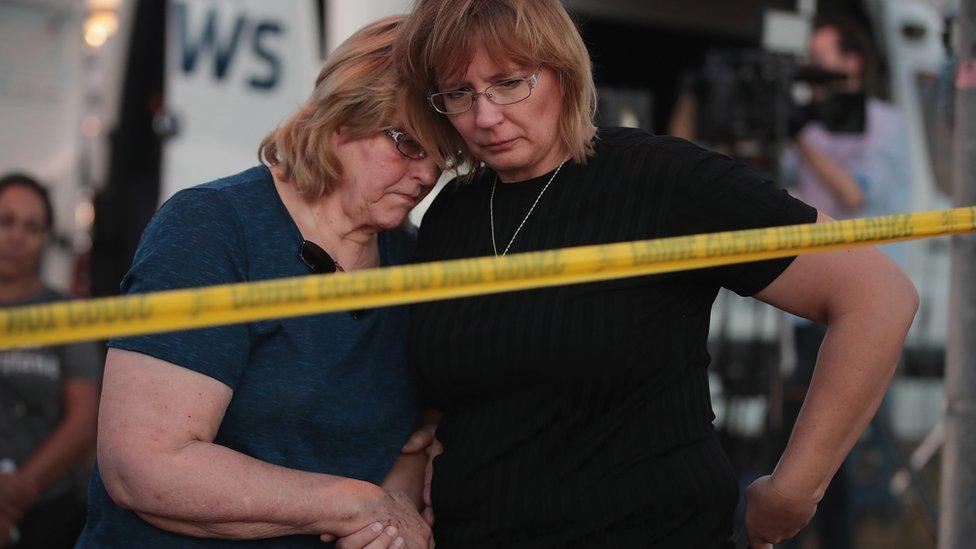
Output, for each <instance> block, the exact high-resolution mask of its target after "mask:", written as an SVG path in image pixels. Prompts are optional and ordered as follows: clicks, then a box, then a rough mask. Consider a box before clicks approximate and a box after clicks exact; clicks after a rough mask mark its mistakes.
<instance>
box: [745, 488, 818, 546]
mask: <svg viewBox="0 0 976 549" xmlns="http://www.w3.org/2000/svg"><path fill="white" fill-rule="evenodd" d="M816 512H817V503H816V501H815V500H812V499H810V500H805V499H803V498H800V497H793V496H790V495H788V494H785V493H783V491H781V490H780V489H779V488H778V487H777V486H775V483H774V480H773V477H772V476H768V475H767V476H764V477H761V478H759V479H758V480H756V481H755V482H753V483H752V484H750V485H749V488H747V489H746V534H747V535H748V536H749V545H750V546H751V547H752V548H753V549H772V548H773V544H775V543H779V542H781V541H783V540H784V539H790V538H792V537H793V536H795V535H796V534H797V532H799V531H800V530H801V529H803V527H804V526H806V525H807V523H809V522H810V519H812V518H813V515H814V513H816Z"/></svg>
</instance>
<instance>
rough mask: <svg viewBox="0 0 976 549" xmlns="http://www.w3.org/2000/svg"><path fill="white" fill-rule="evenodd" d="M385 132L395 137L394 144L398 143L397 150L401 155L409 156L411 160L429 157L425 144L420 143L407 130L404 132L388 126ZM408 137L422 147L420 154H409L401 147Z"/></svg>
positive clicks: (392, 137)
mask: <svg viewBox="0 0 976 549" xmlns="http://www.w3.org/2000/svg"><path fill="white" fill-rule="evenodd" d="M384 133H386V135H388V136H390V138H391V139H393V143H394V145H396V150H397V152H398V153H400V155H401V156H403V157H405V158H409V159H410V160H423V159H425V158H427V151H426V150H425V149H424V148H423V146H421V145H420V142H419V141H417V140H416V139H414V138H412V137H410V134H408V133H407V132H402V131H400V130H397V129H395V128H387V129H386V130H385V132H384ZM408 139H409V140H410V141H413V142H414V143H416V144H417V146H418V147H419V148H420V156H410V155H409V154H407V153H405V152H403V149H401V148H400V145H401V144H402V143H403V142H405V141H406V140H408Z"/></svg>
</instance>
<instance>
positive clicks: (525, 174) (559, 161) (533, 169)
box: [495, 152, 570, 183]
mask: <svg viewBox="0 0 976 549" xmlns="http://www.w3.org/2000/svg"><path fill="white" fill-rule="evenodd" d="M569 157H570V155H569V153H567V152H559V153H555V154H551V155H549V157H548V158H546V160H544V161H543V162H539V163H538V164H536V165H534V166H528V167H525V168H513V169H510V170H501V171H499V170H495V173H497V174H498V180H499V181H501V182H502V183H518V182H520V181H528V180H529V179H535V178H536V177H539V176H542V175H545V174H547V173H549V172H551V171H553V170H555V169H556V168H558V167H559V166H561V165H563V164H564V163H566V162H567V161H568V160H569Z"/></svg>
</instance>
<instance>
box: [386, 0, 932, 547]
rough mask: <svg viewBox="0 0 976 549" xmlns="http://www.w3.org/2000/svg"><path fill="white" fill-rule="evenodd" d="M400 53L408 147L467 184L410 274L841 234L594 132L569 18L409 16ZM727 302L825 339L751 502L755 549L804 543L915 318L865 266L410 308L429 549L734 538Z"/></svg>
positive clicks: (530, 9) (548, 14) (477, 13)
mask: <svg viewBox="0 0 976 549" xmlns="http://www.w3.org/2000/svg"><path fill="white" fill-rule="evenodd" d="M397 40H398V41H397V53H396V54H395V57H396V59H397V61H398V63H399V64H400V71H401V74H402V76H403V77H404V79H405V80H406V81H407V84H408V86H409V87H410V90H409V93H410V95H411V103H410V105H409V108H408V109H407V110H405V116H406V118H407V119H408V120H410V121H411V125H412V126H413V127H416V128H417V129H418V136H419V137H418V139H421V141H422V143H423V144H424V146H425V148H426V149H427V150H429V151H431V153H432V155H435V156H436V157H437V159H438V161H440V162H442V164H443V165H444V166H464V165H467V166H471V167H472V168H473V172H472V173H471V174H469V175H468V176H466V177H463V178H458V179H457V180H455V181H454V182H452V183H450V184H449V185H448V186H447V187H446V188H445V190H444V191H442V192H441V193H440V195H439V196H438V197H437V199H436V200H435V202H434V204H433V205H432V206H431V208H430V209H429V210H428V212H427V213H426V216H425V217H424V220H423V225H422V228H421V231H420V236H419V240H418V248H417V256H418V260H420V261H433V260H440V259H454V258H464V257H471V256H484V255H492V254H494V255H499V256H501V255H505V254H508V253H518V252H527V251H533V250H544V249H554V248H565V247H570V246H579V245H587V244H600V243H608V242H625V241H633V240H643V239H650V238H658V237H668V236H676V235H687V234H695V233H707V232H718V231H726V230H733V229H747V228H756V227H768V226H779V225H790V224H798V223H813V222H817V221H827V220H829V218H828V217H826V216H824V215H822V214H820V215H818V212H817V211H816V210H815V209H813V208H811V207H809V206H807V205H806V204H803V203H802V202H800V201H798V200H796V199H794V198H792V197H791V196H789V195H788V194H787V193H786V192H785V191H781V190H778V189H777V188H776V187H775V186H774V185H773V184H772V183H771V182H769V181H765V180H763V179H762V178H761V177H759V176H758V175H757V174H755V173H753V172H752V171H750V170H748V169H747V168H745V167H744V166H742V165H740V164H737V163H735V162H733V161H732V160H730V159H729V158H727V157H724V156H722V155H719V154H716V153H713V152H710V151H707V150H703V149H700V148H698V147H696V146H695V145H693V144H691V143H688V142H686V141H683V140H679V139H675V138H669V137H665V136H655V135H652V134H650V133H648V132H646V131H641V130H635V129H622V128H596V127H594V125H593V122H592V120H593V115H594V110H595V107H596V105H595V103H596V101H595V91H594V85H593V78H592V75H591V67H590V60H589V56H588V53H587V51H586V47H585V45H584V44H583V41H582V39H581V37H580V35H579V32H578V30H577V29H576V26H575V25H574V23H573V21H572V20H571V19H570V17H569V15H568V14H567V12H566V10H565V9H564V8H563V7H562V5H561V4H560V2H559V1H558V0H417V1H416V3H415V5H414V11H413V12H412V13H411V15H410V16H409V17H408V19H407V21H406V22H405V23H404V25H403V28H402V29H401V33H400V35H399V37H398V39H397ZM721 287H725V288H730V289H732V290H734V291H736V292H738V293H739V294H741V295H744V296H753V297H755V298H757V299H760V300H762V301H765V302H767V303H770V304H772V305H774V306H776V307H779V308H781V309H784V310H787V311H789V312H791V313H794V314H797V315H802V316H805V317H808V318H811V319H814V320H816V321H819V322H823V323H826V324H827V327H828V328H827V338H826V340H825V341H824V344H823V347H822V348H821V351H820V357H819V364H818V366H817V373H816V375H815V377H814V381H813V384H812V385H811V387H810V392H809V393H808V397H807V400H806V403H805V406H804V409H803V412H802V413H801V415H800V418H799V420H798V422H797V424H796V428H795V429H794V431H793V436H792V438H791V440H790V442H789V445H788V447H787V448H786V451H785V453H784V454H783V456H782V458H781V460H780V462H779V464H778V465H777V467H776V469H775V471H773V472H772V474H771V475H769V476H765V477H763V478H761V479H759V480H757V481H756V482H755V483H753V484H752V486H751V487H750V488H749V490H748V491H747V498H746V499H747V511H746V530H747V533H748V536H749V540H750V542H751V543H752V544H753V546H754V547H770V544H771V543H776V542H778V541H780V540H781V539H784V538H787V537H790V536H792V535H794V534H795V533H796V532H797V531H798V530H799V529H800V528H802V527H803V526H804V525H805V524H806V523H807V521H808V520H809V519H810V517H811V516H812V515H813V513H814V511H815V509H816V505H817V502H818V501H819V499H820V498H821V497H822V495H823V491H824V488H825V487H826V486H827V483H828V482H829V481H830V478H831V476H832V475H833V473H834V472H835V471H836V470H837V467H838V466H839V465H840V463H841V461H842V460H843V458H844V456H845V455H846V454H847V452H848V451H849V450H850V449H851V447H852V445H853V444H854V442H855V441H856V440H857V438H858V436H859V434H860V433H861V431H862V430H863V429H864V428H865V426H866V425H867V423H868V421H869V420H870V418H871V416H872V415H873V414H874V412H875V410H876V409H877V406H878V404H879V403H880V401H881V399H882V396H883V394H884V392H885V388H886V387H887V385H888V383H889V381H890V378H891V375H892V372H893V371H894V368H895V364H896V361H897V357H898V353H899V350H900V347H901V344H902V342H903V340H904V337H905V334H906V332H907V330H908V327H909V325H910V324H911V321H912V318H913V316H914V313H915V310H916V308H917V299H918V297H917V294H916V292H915V290H914V288H913V286H912V284H911V282H910V281H909V280H908V279H907V278H906V277H905V275H904V274H903V273H902V272H901V271H900V270H899V269H898V268H897V267H896V266H895V265H894V264H893V263H892V262H891V261H889V260H887V259H886V258H885V257H884V256H883V255H882V254H880V253H879V252H878V251H877V250H874V249H869V248H859V249H856V250H850V251H840V252H832V253H826V254H818V255H805V256H802V257H797V258H786V259H777V260H771V261H765V262H758V263H752V264H745V265H734V266H727V267H720V268H713V269H705V270H697V271H688V272H683V273H675V274H668V275H659V276H646V277H639V278H633V279H627V280H618V281H611V282H602V283H592V284H582V285H575V286H565V287H558V288H547V289H540V290H535V291H530V292H519V293H510V294H502V295H494V296H487V297H473V298H465V299H455V300H449V301H439V302H432V303H424V304H419V305H416V306H414V308H413V309H412V312H411V320H410V324H411V327H410V335H409V337H408V348H409V350H408V356H409V358H410V361H411V365H412V367H413V368H414V369H415V371H416V372H417V373H418V383H419V384H420V387H421V390H422V393H423V394H425V395H427V396H428V397H429V399H430V403H431V404H432V405H433V406H434V407H435V408H437V409H438V410H440V411H441V412H443V419H442V420H441V422H440V425H439V426H438V428H437V437H438V439H439V440H440V442H441V443H442V445H443V453H441V454H440V455H438V456H437V457H435V458H434V460H433V471H432V477H433V478H432V483H431V485H430V493H429V501H430V502H431V503H432V506H433V517H434V522H433V528H434V538H435V541H436V543H437V546H438V548H440V549H451V548H454V547H464V548H473V547H532V548H536V547H569V546H572V547H588V548H592V547H662V548H663V547H668V548H670V547H681V548H694V547H724V546H728V545H729V544H731V543H732V542H731V541H730V539H729V538H730V536H731V534H732V516H733V511H734V509H735V507H736V502H737V499H738V485H737V480H736V476H735V474H734V473H733V471H732V469H731V467H730V464H729V462H728V460H727V458H726V456H725V454H724V453H723V451H722V448H721V447H720V445H719V443H718V441H717V440H716V437H715V434H714V429H713V427H712V420H713V419H714V415H713V413H712V409H711V405H710V401H709V390H708V377H707V366H708V362H709V356H708V352H707V348H706V342H707V336H708V326H709V316H710V310H711V306H712V303H713V300H714V299H715V297H716V294H717V293H718V291H719V289H720V288H721Z"/></svg>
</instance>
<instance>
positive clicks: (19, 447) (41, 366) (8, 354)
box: [0, 288, 101, 500]
mask: <svg viewBox="0 0 976 549" xmlns="http://www.w3.org/2000/svg"><path fill="white" fill-rule="evenodd" d="M63 299H66V296H64V295H62V294H60V293H58V292H57V291H55V290H52V289H50V288H44V289H42V290H41V291H40V292H39V293H38V294H36V295H34V296H33V297H31V298H29V299H27V300H25V301H21V302H17V303H4V304H3V305H4V306H19V305H35V304H39V303H46V302H51V301H60V300H63ZM100 374H101V360H100V358H99V350H98V346H97V345H96V344H94V343H76V344H70V345H55V346H48V347H30V348H25V349H16V350H12V351H2V352H0V459H11V460H13V461H14V463H15V464H16V465H17V467H20V466H21V465H23V463H24V462H25V461H27V459H28V458H30V456H31V455H32V454H33V453H34V452H35V451H36V450H37V449H38V448H39V447H40V446H41V444H43V443H44V441H45V440H47V439H48V437H50V436H51V434H52V433H53V432H54V430H55V429H56V428H57V426H58V424H59V423H60V422H61V419H62V416H63V410H62V391H63V386H64V383H65V382H67V381H68V380H71V379H87V380H90V381H92V382H94V383H97V382H98V379H99V376H100ZM79 481H80V482H79ZM83 481H84V479H83V473H82V472H81V471H78V470H73V471H71V472H70V473H69V474H67V475H65V476H64V477H62V478H60V479H58V480H57V481H56V482H55V483H54V484H52V485H51V486H50V487H48V488H47V489H46V490H45V491H44V493H43V494H41V499H42V500H46V499H50V498H53V497H56V496H59V495H62V494H64V493H65V492H67V491H69V490H70V489H71V488H73V487H78V486H80V485H82V484H83Z"/></svg>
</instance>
